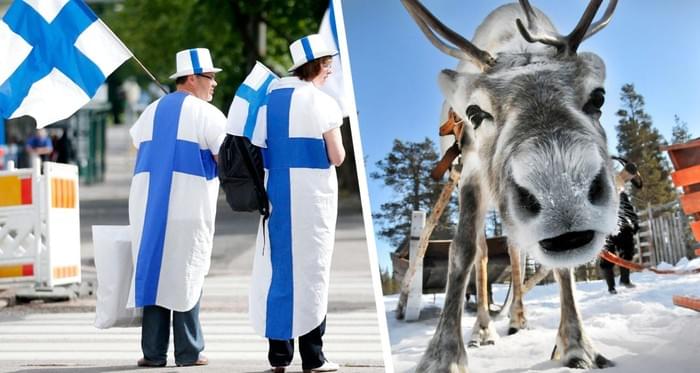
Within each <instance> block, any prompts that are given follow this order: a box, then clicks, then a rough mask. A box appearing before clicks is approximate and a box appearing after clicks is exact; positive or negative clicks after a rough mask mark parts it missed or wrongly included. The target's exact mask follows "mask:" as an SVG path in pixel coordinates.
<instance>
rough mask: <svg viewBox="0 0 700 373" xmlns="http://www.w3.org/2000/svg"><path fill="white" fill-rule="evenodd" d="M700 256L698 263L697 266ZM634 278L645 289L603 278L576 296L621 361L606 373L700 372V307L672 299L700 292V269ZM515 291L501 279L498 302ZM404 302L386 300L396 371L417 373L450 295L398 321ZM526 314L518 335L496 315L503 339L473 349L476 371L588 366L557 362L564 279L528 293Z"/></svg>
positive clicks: (601, 342) (603, 348) (429, 299)
mask: <svg viewBox="0 0 700 373" xmlns="http://www.w3.org/2000/svg"><path fill="white" fill-rule="evenodd" d="M698 260H699V259H695V260H693V261H691V264H692V265H691V267H695V265H697V264H698V263H696V261H698ZM679 264H681V263H679ZM687 265H688V263H687V262H686V263H683V264H682V266H684V267H686V268H687V267H688V266H687ZM666 267H668V266H666ZM631 279H632V282H633V283H635V284H636V285H637V287H636V288H633V289H626V288H624V287H618V294H617V295H609V294H608V292H607V287H606V285H605V282H604V281H602V280H601V281H592V282H579V283H577V284H576V290H577V292H576V299H577V300H578V304H579V309H580V311H581V316H582V319H583V323H584V325H585V328H586V332H587V334H588V336H589V338H590V339H591V340H592V342H593V344H594V346H596V347H597V349H598V351H599V352H600V353H602V354H603V355H604V356H606V357H607V358H609V359H612V360H613V361H614V362H615V363H616V366H615V367H613V368H608V369H606V370H604V371H601V372H605V373H619V372H629V373H640V372H659V373H686V372H687V373H691V372H693V373H697V372H700V312H696V311H692V310H689V309H685V308H680V307H677V306H675V305H673V302H672V299H671V297H672V296H673V295H690V296H696V297H698V296H700V274H691V275H655V274H653V273H650V272H644V273H633V274H632V276H631ZM616 280H619V277H618V278H616ZM507 290H508V289H507V286H502V285H494V289H493V291H494V299H495V300H496V303H499V300H500V302H502V300H503V299H504V298H505V295H506V292H507ZM397 300H398V297H397V296H396V295H391V296H386V297H385V298H384V303H385V307H386V310H387V321H388V326H389V335H390V340H391V348H392V353H393V361H394V369H395V371H396V372H411V371H413V370H414V369H415V367H416V364H417V363H418V361H419V360H420V357H421V355H422V353H423V351H424V350H425V348H426V346H427V344H428V342H429V340H430V337H431V336H432V334H433V332H434V330H435V326H436V325H437V317H438V315H439V312H440V307H442V304H443V301H444V295H443V294H440V295H437V296H436V297H435V299H434V298H433V296H432V295H425V296H424V297H423V311H422V314H421V321H417V322H411V323H406V322H403V321H398V320H396V317H395V314H394V309H395V308H396V302H397ZM504 314H505V312H504ZM525 315H526V317H527V319H528V324H529V325H528V329H526V330H522V331H520V332H519V333H517V334H515V335H512V336H507V335H506V334H507V330H508V318H507V316H500V317H499V318H497V319H496V320H495V326H496V330H497V331H498V333H499V335H500V336H501V338H500V340H498V341H497V342H496V345H493V346H482V347H479V348H476V349H473V348H470V349H468V350H467V354H468V356H469V371H470V373H486V372H489V373H491V372H501V373H516V372H549V373H554V372H557V373H560V372H571V371H573V372H580V370H575V369H569V368H565V367H562V366H561V365H560V363H559V362H558V361H551V360H549V357H550V354H551V353H552V348H553V347H554V342H555V337H556V332H557V328H558V326H559V288H558V285H557V284H551V285H543V286H537V287H535V288H534V289H532V290H531V291H530V292H529V293H528V294H527V295H526V296H525ZM474 320H475V314H471V313H465V316H464V317H463V319H462V329H463V336H464V338H465V341H466V340H468V339H469V336H470V334H471V329H472V326H473V324H474Z"/></svg>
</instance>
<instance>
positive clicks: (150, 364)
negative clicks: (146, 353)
mask: <svg viewBox="0 0 700 373" xmlns="http://www.w3.org/2000/svg"><path fill="white" fill-rule="evenodd" d="M165 364H166V362H165V361H163V362H157V361H150V360H148V359H146V358H145V357H142V358H140V359H139V361H137V362H136V365H137V366H140V367H148V368H162V367H164V366H165Z"/></svg>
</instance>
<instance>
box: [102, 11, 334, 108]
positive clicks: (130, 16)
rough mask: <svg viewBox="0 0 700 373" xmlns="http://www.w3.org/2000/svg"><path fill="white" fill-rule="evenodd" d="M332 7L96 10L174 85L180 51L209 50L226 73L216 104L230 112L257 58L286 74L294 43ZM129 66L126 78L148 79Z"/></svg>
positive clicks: (313, 28)
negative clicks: (234, 97)
mask: <svg viewBox="0 0 700 373" xmlns="http://www.w3.org/2000/svg"><path fill="white" fill-rule="evenodd" d="M327 7H328V1H327V0H257V1H245V0H229V1H223V0H219V1H213V0H209V1H197V0H177V1H174V0H149V1H141V0H126V1H124V2H123V3H120V4H116V5H112V4H110V5H109V6H106V5H105V6H99V7H95V10H96V11H97V12H98V13H101V15H102V16H103V17H104V20H105V22H106V23H107V24H108V25H109V26H110V27H111V28H112V30H113V31H114V32H115V33H116V34H117V35H118V36H119V37H120V38H121V39H122V41H124V43H125V44H126V45H127V46H128V47H129V48H130V49H131V51H132V52H133V53H134V55H136V56H137V57H138V58H139V59H140V60H141V61H142V62H143V63H144V65H146V66H147V67H148V68H149V69H150V70H151V71H152V72H153V74H154V75H155V76H156V78H157V79H158V80H159V81H160V82H162V83H169V84H171V85H173V82H172V81H170V80H169V79H168V77H169V76H170V75H171V74H172V73H173V72H174V69H175V53H177V52H178V51H180V50H183V49H186V48H192V47H206V48H209V50H210V51H211V53H212V56H213V59H214V64H215V66H218V67H221V68H222V69H223V71H221V72H220V73H218V74H217V75H216V78H217V81H218V83H219V87H218V88H217V94H216V95H215V96H214V102H213V103H214V105H216V106H217V107H219V109H221V110H222V111H224V113H225V112H227V111H228V105H229V104H230V103H231V100H232V99H233V95H234V93H235V89H236V87H238V86H239V85H240V83H241V82H242V81H243V79H244V78H245V76H246V74H247V73H248V71H250V69H251V68H252V67H253V65H254V64H255V61H256V60H260V61H261V62H263V63H265V64H266V65H268V66H270V67H271V68H272V69H273V70H275V71H277V72H278V73H279V74H280V75H284V74H286V70H287V67H289V66H291V57H290V56H289V51H288V47H289V44H290V43H291V42H292V41H294V40H296V39H298V38H300V37H302V36H304V35H306V34H310V33H314V32H317V31H318V27H319V24H320V22H321V18H322V16H323V12H324V11H325V10H326V8H327ZM127 66H128V67H126V68H125V69H126V71H125V72H124V73H123V75H121V76H129V75H134V74H138V75H140V76H141V79H142V81H146V79H147V78H146V77H145V74H143V73H142V72H141V71H140V69H139V68H138V67H137V66H136V64H133V63H132V64H128V65H127Z"/></svg>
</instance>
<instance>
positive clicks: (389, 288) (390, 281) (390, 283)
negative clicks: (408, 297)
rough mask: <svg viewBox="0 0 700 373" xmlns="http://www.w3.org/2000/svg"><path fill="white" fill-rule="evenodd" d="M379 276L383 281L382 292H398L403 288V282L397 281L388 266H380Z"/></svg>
mask: <svg viewBox="0 0 700 373" xmlns="http://www.w3.org/2000/svg"><path fill="white" fill-rule="evenodd" d="M379 276H380V278H381V281H382V293H383V294H384V295H389V294H396V293H398V292H399V291H400V290H401V284H399V283H398V281H396V279H395V278H394V276H393V275H392V273H391V272H389V269H388V268H381V267H380V268H379Z"/></svg>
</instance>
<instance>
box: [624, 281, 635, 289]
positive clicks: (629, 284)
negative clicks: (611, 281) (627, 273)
mask: <svg viewBox="0 0 700 373" xmlns="http://www.w3.org/2000/svg"><path fill="white" fill-rule="evenodd" d="M620 285H622V286H624V287H626V288H628V289H632V288H636V287H637V285H635V284H633V283H631V282H621V283H620Z"/></svg>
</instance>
